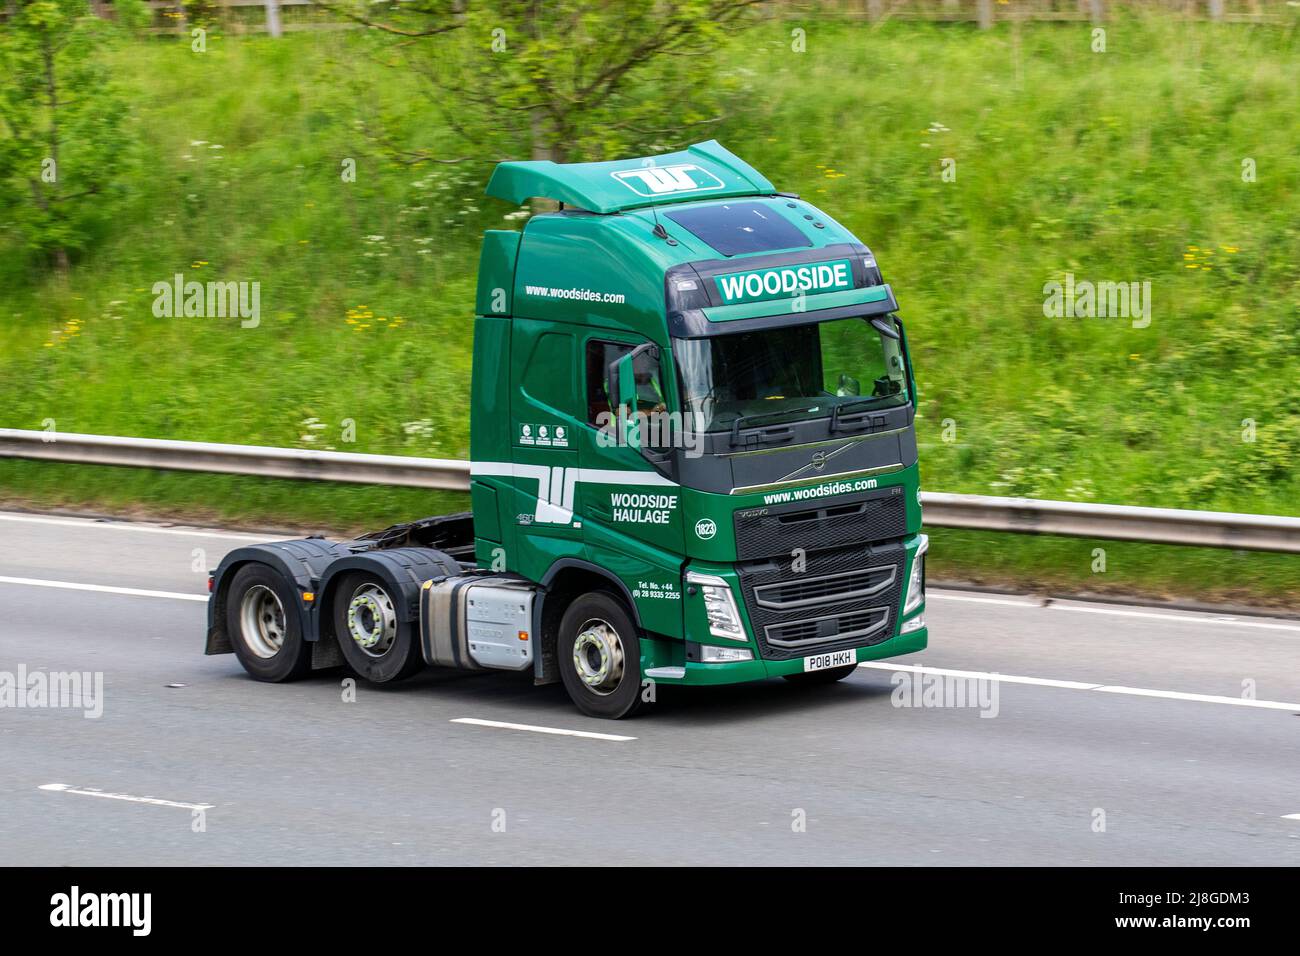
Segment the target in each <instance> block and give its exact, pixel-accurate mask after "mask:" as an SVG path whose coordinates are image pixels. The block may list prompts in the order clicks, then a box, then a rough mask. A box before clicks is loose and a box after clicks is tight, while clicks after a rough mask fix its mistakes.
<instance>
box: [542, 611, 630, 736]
mask: <svg viewBox="0 0 1300 956" xmlns="http://www.w3.org/2000/svg"><path fill="white" fill-rule="evenodd" d="M555 656H556V658H557V659H558V662H559V667H560V678H561V680H563V681H564V689H565V690H567V691H568V692H569V697H570V698H571V699H572V700H573V702H574V704H576V705H577V707H578V709H579V710H580V711H582V712H583V713H584V714H586V715H587V716H588V717H603V718H605V719H609V720H617V719H618V718H620V717H627V716H629V715H630V714H632V713H634V712H635V711H636V710H637V709H638V708H639V707H640V705H641V641H640V638H638V636H637V630H636V625H635V624H634V623H633V621H632V616H631V614H629V613H628V611H627V608H626V607H625V606H624V604H623V602H622V601H620V600H619V599H618V598H616V597H615V596H614V595H612V594H610V593H608V592H605V591H591V592H589V593H587V594H583V595H580V596H579V597H577V598H576V599H574V601H573V603H572V604H570V605H569V607H568V608H567V609H566V610H565V612H564V617H562V618H561V619H560V633H559V635H558V637H557V639H556V643H555Z"/></svg>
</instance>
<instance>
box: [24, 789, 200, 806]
mask: <svg viewBox="0 0 1300 956" xmlns="http://www.w3.org/2000/svg"><path fill="white" fill-rule="evenodd" d="M37 789H38V790H53V791H56V792H58V793H76V794H80V795H81V796H83V797H104V798H105V799H106V800H129V801H130V802H131V803H150V804H153V805H154V806H155V807H179V808H180V809H182V810H211V809H212V808H213V807H215V806H216V804H215V803H181V802H179V801H177V800H161V799H159V798H158V797H133V796H131V795H130V794H129V793H109V792H108V791H107V790H97V789H95V788H94V787H86V788H85V789H82V788H80V787H70V786H68V784H66V783H45V784H41V786H40V787H38V788H37Z"/></svg>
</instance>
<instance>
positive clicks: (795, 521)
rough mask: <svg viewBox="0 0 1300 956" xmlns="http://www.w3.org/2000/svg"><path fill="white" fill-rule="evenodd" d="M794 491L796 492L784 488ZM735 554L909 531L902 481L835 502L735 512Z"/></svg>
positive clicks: (814, 547) (772, 552)
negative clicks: (899, 483)
mask: <svg viewBox="0 0 1300 956" xmlns="http://www.w3.org/2000/svg"><path fill="white" fill-rule="evenodd" d="M786 494H794V492H786ZM735 525H736V557H738V558H739V559H740V560H741V561H749V560H752V559H754V558H768V557H774V556H776V555H779V554H780V555H785V554H789V553H790V552H791V551H793V550H795V549H796V548H799V549H802V550H803V551H818V550H821V549H823V548H834V547H841V546H843V545H848V544H863V543H865V542H868V541H885V540H888V539H890V538H901V537H903V536H904V535H905V534H907V506H906V503H905V502H904V500H903V486H902V485H892V486H890V487H888V488H880V489H877V490H874V491H868V492H866V493H865V494H859V495H857V496H848V495H844V496H837V497H836V498H835V503H834V504H830V503H826V504H820V505H819V504H816V503H815V502H812V503H810V502H809V501H806V500H805V501H795V502H792V503H788V504H781V505H769V506H767V507H766V508H757V509H753V510H750V511H737V512H736V515H735Z"/></svg>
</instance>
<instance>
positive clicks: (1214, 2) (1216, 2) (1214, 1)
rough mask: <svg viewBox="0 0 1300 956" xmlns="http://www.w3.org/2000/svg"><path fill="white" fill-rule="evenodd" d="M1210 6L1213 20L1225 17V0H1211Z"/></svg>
mask: <svg viewBox="0 0 1300 956" xmlns="http://www.w3.org/2000/svg"><path fill="white" fill-rule="evenodd" d="M1209 7H1210V19H1211V20H1222V19H1223V0H1209Z"/></svg>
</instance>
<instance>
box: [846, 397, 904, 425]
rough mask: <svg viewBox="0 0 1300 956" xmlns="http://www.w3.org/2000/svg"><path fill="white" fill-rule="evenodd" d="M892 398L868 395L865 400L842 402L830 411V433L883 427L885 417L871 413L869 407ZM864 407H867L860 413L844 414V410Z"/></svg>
mask: <svg viewBox="0 0 1300 956" xmlns="http://www.w3.org/2000/svg"><path fill="white" fill-rule="evenodd" d="M894 397H895V396H893V395H869V396H867V397H865V398H859V399H855V400H854V401H852V402H843V403H841V404H839V405H836V406H835V407H834V408H832V409H831V431H833V432H834V431H840V430H843V431H857V430H858V429H862V428H875V427H876V426H877V425H883V424H884V422H885V416H884V415H876V414H875V413H873V412H872V411H871V408H870V406H871V405H872V404H874V403H876V402H882V401H885V400H886V399H890V398H894ZM864 405H865V406H868V407H867V408H866V409H864V410H863V411H861V412H855V413H853V414H851V415H845V414H844V409H846V408H854V407H860V406H864Z"/></svg>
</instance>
